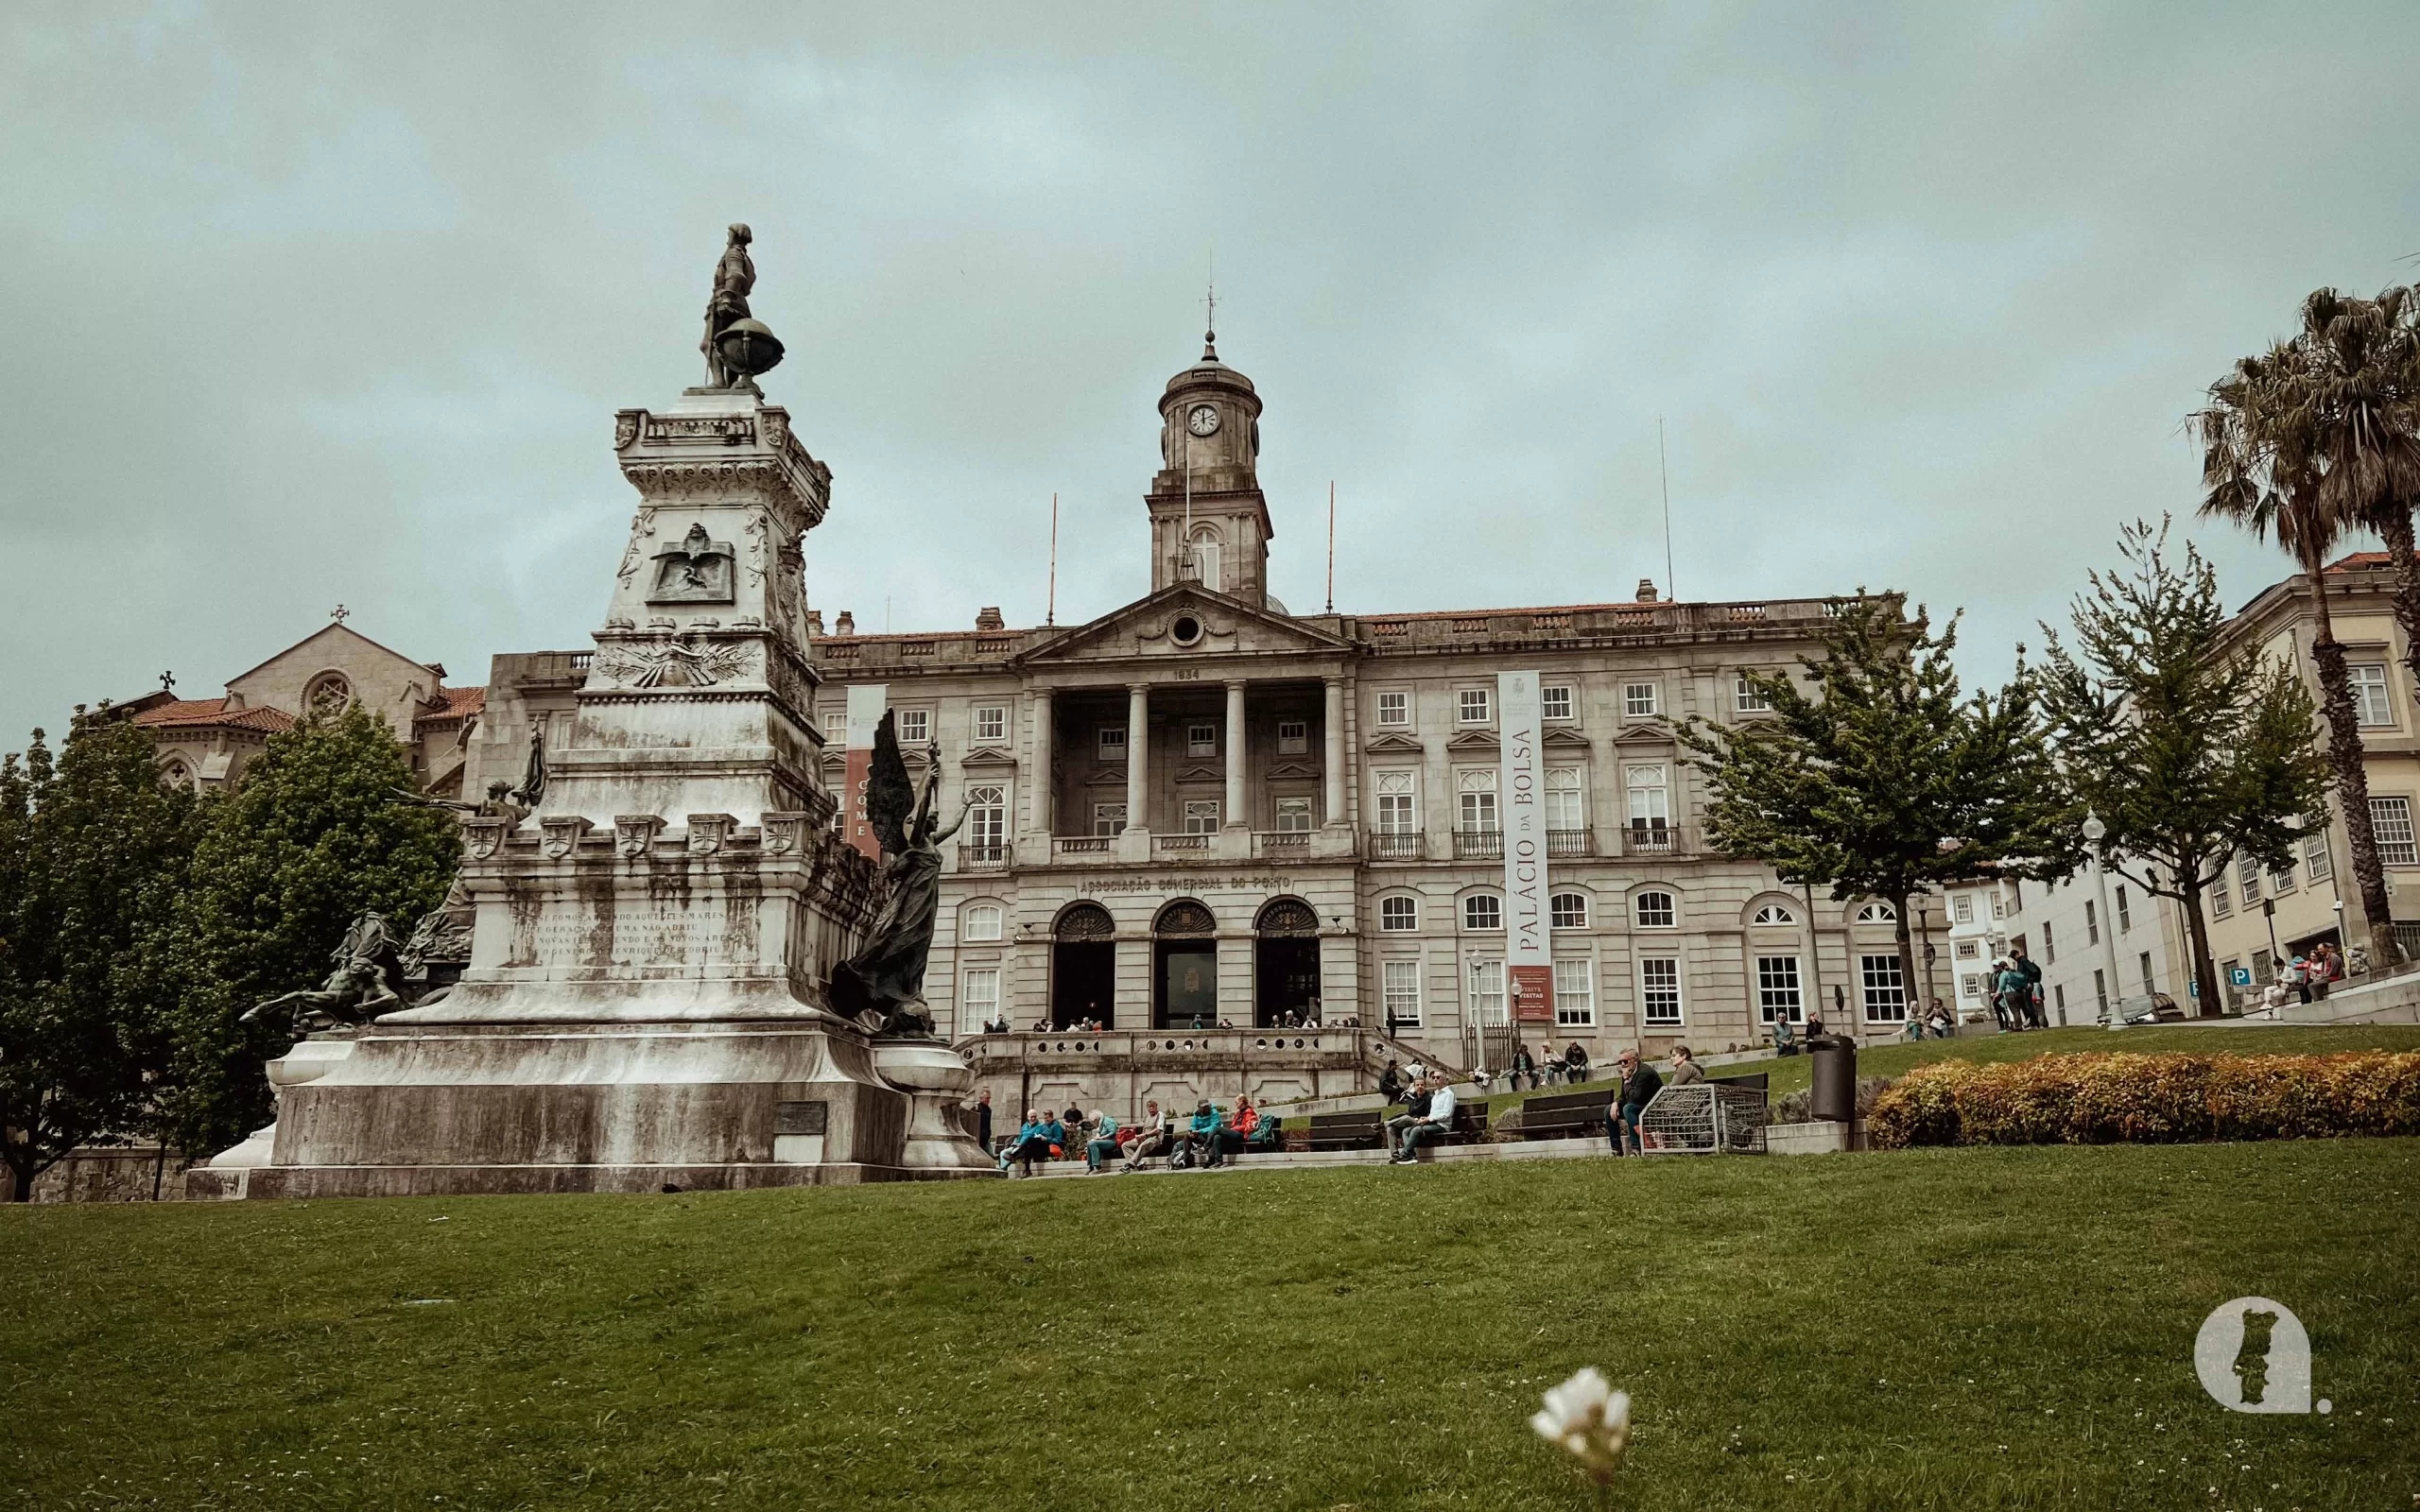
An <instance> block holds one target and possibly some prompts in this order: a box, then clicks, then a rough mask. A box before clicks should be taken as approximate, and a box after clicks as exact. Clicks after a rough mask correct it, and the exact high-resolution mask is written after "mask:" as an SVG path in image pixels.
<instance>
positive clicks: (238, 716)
mask: <svg viewBox="0 0 2420 1512" xmlns="http://www.w3.org/2000/svg"><path fill="white" fill-rule="evenodd" d="M134 722H135V723H136V724H137V725H140V726H142V727H143V728H145V729H147V730H155V729H160V728H163V727H177V728H192V727H195V726H206V725H226V726H229V727H231V728H233V729H236V730H264V731H266V732H268V733H269V734H277V733H279V732H280V731H283V730H291V729H293V728H294V716H293V715H292V714H289V713H286V712H285V710H283V709H272V708H269V707H268V705H266V704H262V705H258V706H255V707H253V708H250V709H230V708H228V707H227V700H226V699H224V698H180V699H178V700H177V701H176V702H174V703H164V704H162V705H161V706H160V707H158V708H157V709H146V710H144V711H143V712H142V713H138V714H136V715H135V716H134Z"/></svg>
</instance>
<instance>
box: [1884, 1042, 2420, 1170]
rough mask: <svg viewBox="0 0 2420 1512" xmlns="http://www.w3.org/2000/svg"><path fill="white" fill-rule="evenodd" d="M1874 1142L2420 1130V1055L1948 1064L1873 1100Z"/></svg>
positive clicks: (2091, 1140) (2164, 1140) (2095, 1140)
mask: <svg viewBox="0 0 2420 1512" xmlns="http://www.w3.org/2000/svg"><path fill="white" fill-rule="evenodd" d="M1867 1133H1868V1135H1869V1137H1870V1138H1871V1140H1872V1142H1873V1144H1874V1147H1875V1148H1876V1149H1906V1148H1908V1147H1910V1146H1911V1145H1924V1144H2113V1143H2128V1144H2181V1143H2198V1142H2202V1141H2206V1140H2324V1139H2343V1138H2347V1137H2350V1136H2357V1135H2387V1134H2420V1054H2409V1053H2405V1054H2396V1053H2391V1052H2387V1051H2364V1052H2361V1053H2359V1054H2356V1055H2342V1056H2182V1055H2127V1054H2124V1053H2122V1052H2121V1053H2113V1054H2093V1055H2063V1056H2040V1057H2035V1058H2034V1059H2031V1060H2020V1061H2014V1062H2009V1063H2005V1064H1998V1065H1985V1064H1980V1063H1978V1062H1975V1061H1971V1060H1942V1061H1935V1062H1934V1063H1932V1064H1930V1065H1927V1066H1919V1067H1917V1068H1916V1069H1915V1070H1914V1071H1911V1072H1910V1073H1909V1074H1907V1075H1906V1076H1905V1077H1903V1078H1901V1079H1900V1081H1899V1082H1898V1083H1897V1084H1896V1085H1895V1086H1893V1088H1892V1089H1891V1090H1890V1091H1887V1092H1885V1093H1883V1094H1882V1096H1881V1097H1880V1098H1879V1099H1878V1100H1877V1101H1876V1103H1875V1105H1874V1110H1873V1112H1872V1113H1871V1114H1870V1115H1869V1117H1868V1120H1867Z"/></svg>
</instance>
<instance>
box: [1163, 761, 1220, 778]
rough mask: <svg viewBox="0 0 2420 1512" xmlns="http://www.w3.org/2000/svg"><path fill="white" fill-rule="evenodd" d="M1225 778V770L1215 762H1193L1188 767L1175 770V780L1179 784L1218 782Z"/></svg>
mask: <svg viewBox="0 0 2420 1512" xmlns="http://www.w3.org/2000/svg"><path fill="white" fill-rule="evenodd" d="M1226 776H1227V770H1226V768H1225V767H1223V766H1220V765H1218V764H1217V763H1215V762H1195V763H1194V764H1193V765H1190V766H1180V767H1178V768H1177V769H1176V780H1177V781H1178V782H1223V781H1225V780H1226Z"/></svg>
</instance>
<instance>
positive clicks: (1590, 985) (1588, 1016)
mask: <svg viewBox="0 0 2420 1512" xmlns="http://www.w3.org/2000/svg"><path fill="white" fill-rule="evenodd" d="M1596 972H1597V967H1596V963H1595V962H1594V961H1557V962H1555V963H1554V1022H1556V1023H1558V1024H1560V1025H1562V1026H1563V1027H1564V1028H1566V1029H1585V1028H1588V1027H1590V1026H1591V1025H1593V1024H1595V1023H1596V1022H1597V976H1596Z"/></svg>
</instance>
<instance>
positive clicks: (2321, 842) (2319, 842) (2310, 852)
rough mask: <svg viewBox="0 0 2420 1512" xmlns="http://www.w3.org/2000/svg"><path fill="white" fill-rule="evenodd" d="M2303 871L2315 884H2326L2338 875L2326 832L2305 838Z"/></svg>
mask: <svg viewBox="0 0 2420 1512" xmlns="http://www.w3.org/2000/svg"><path fill="white" fill-rule="evenodd" d="M2303 870H2304V871H2305V872H2307V873H2308V875H2309V877H2310V880H2311V881H2312V882H2314V883H2320V882H2325V881H2327V880H2328V879H2329V878H2330V877H2333V876H2334V875H2336V862H2335V858H2334V857H2332V856H2330V855H2329V854H2328V851H2327V832H2326V831H2325V830H2322V831H2320V832H2319V833H2317V834H2307V835H2304V836H2303Z"/></svg>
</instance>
